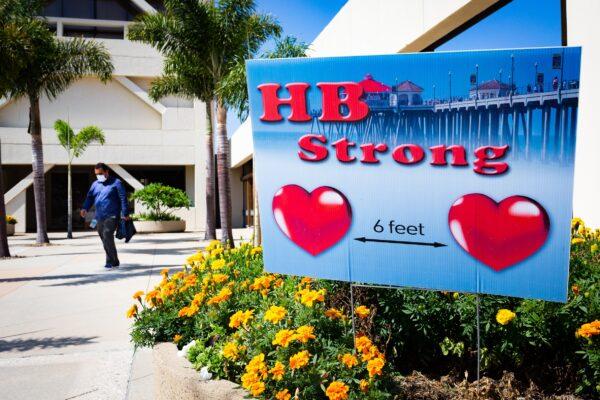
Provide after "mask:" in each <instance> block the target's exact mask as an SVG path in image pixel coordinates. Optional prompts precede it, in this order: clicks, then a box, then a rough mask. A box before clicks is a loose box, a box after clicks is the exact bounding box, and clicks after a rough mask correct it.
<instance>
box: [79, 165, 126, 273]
mask: <svg viewBox="0 0 600 400" xmlns="http://www.w3.org/2000/svg"><path fill="white" fill-rule="evenodd" d="M94 173H95V174H96V181H95V182H94V183H92V186H91V187H90V190H89V191H88V194H87V197H86V198H85V201H84V202H83V207H82V208H81V213H80V214H81V217H82V218H85V215H86V214H87V212H88V210H89V209H90V207H91V206H92V204H93V205H94V206H95V207H96V217H95V219H96V221H97V229H98V235H100V239H101V240H102V244H103V245H104V251H105V252H106V265H104V267H105V268H106V269H111V268H114V267H118V266H119V257H118V256H117V248H116V247H115V230H116V229H117V224H118V222H119V219H120V218H124V219H129V211H128V209H127V195H126V193H125V187H124V186H123V183H121V181H120V180H119V179H117V178H115V177H113V176H111V175H110V172H109V170H108V166H107V165H106V164H104V163H98V164H96V167H95V168H94Z"/></svg>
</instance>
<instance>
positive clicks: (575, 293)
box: [571, 285, 579, 296]
mask: <svg viewBox="0 0 600 400" xmlns="http://www.w3.org/2000/svg"><path fill="white" fill-rule="evenodd" d="M571 290H572V291H573V294H574V295H575V296H578V295H579V286H578V285H573V286H571Z"/></svg>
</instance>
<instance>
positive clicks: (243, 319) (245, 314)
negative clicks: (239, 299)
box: [229, 310, 254, 329]
mask: <svg viewBox="0 0 600 400" xmlns="http://www.w3.org/2000/svg"><path fill="white" fill-rule="evenodd" d="M253 314H254V310H246V311H238V312H236V313H235V314H233V315H232V316H231V317H230V318H229V327H230V328H234V329H237V328H239V327H240V326H242V325H243V326H246V325H248V322H249V321H250V320H251V319H252V317H253Z"/></svg>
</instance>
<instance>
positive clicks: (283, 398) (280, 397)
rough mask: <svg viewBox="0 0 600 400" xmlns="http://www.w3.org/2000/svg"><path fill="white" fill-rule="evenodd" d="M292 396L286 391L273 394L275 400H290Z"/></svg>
mask: <svg viewBox="0 0 600 400" xmlns="http://www.w3.org/2000/svg"><path fill="white" fill-rule="evenodd" d="M291 398H292V395H291V394H290V392H289V391H288V390H287V389H283V390H280V391H279V392H277V393H276V394H275V400H290V399H291Z"/></svg>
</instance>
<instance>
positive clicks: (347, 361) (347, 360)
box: [340, 353, 358, 368]
mask: <svg viewBox="0 0 600 400" xmlns="http://www.w3.org/2000/svg"><path fill="white" fill-rule="evenodd" d="M340 361H341V362H342V364H344V365H345V366H346V367H347V368H352V367H355V366H357V365H358V359H357V358H356V357H355V356H354V355H352V354H350V353H346V354H344V355H342V357H341V358H340Z"/></svg>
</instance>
